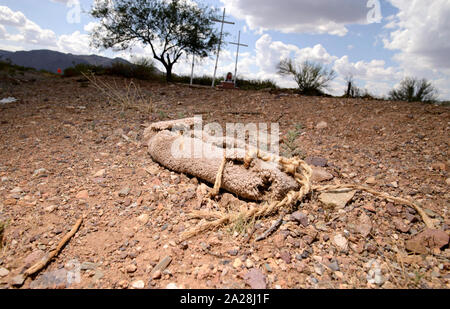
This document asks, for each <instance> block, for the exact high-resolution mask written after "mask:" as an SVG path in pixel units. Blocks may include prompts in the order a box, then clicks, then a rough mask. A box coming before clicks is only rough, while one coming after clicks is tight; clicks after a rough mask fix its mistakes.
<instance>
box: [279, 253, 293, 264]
mask: <svg viewBox="0 0 450 309" xmlns="http://www.w3.org/2000/svg"><path fill="white" fill-rule="evenodd" d="M280 258H281V259H282V260H283V261H284V262H285V263H286V264H290V263H291V254H290V253H289V252H287V251H281V253H280Z"/></svg>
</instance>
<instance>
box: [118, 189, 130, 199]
mask: <svg viewBox="0 0 450 309" xmlns="http://www.w3.org/2000/svg"><path fill="white" fill-rule="evenodd" d="M130 191H131V189H130V187H125V188H123V189H122V190H120V191H119V193H118V194H119V196H120V197H125V196H127V195H128V194H130Z"/></svg>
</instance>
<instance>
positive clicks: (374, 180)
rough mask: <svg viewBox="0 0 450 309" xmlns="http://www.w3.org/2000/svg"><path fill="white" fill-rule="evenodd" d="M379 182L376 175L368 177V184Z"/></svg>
mask: <svg viewBox="0 0 450 309" xmlns="http://www.w3.org/2000/svg"><path fill="white" fill-rule="evenodd" d="M376 183H377V180H376V178H375V177H373V176H371V177H369V178H367V179H366V184H368V185H374V184H376Z"/></svg>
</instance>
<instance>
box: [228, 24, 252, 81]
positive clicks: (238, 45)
mask: <svg viewBox="0 0 450 309" xmlns="http://www.w3.org/2000/svg"><path fill="white" fill-rule="evenodd" d="M229 43H230V44H233V45H237V51H236V64H235V66H234V86H235V87H236V79H237V65H238V57H239V47H241V46H245V47H248V45H246V44H242V43H241V31H239V36H238V42H237V43H233V42H229Z"/></svg>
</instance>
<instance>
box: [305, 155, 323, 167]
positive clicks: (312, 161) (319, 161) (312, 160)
mask: <svg viewBox="0 0 450 309" xmlns="http://www.w3.org/2000/svg"><path fill="white" fill-rule="evenodd" d="M305 162H306V163H308V164H309V165H312V166H317V167H326V166H327V165H328V160H327V159H325V158H321V157H307V158H306V159H305Z"/></svg>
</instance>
